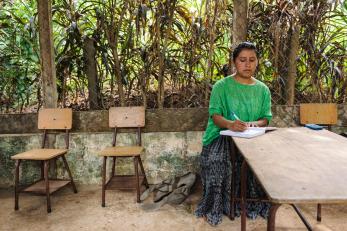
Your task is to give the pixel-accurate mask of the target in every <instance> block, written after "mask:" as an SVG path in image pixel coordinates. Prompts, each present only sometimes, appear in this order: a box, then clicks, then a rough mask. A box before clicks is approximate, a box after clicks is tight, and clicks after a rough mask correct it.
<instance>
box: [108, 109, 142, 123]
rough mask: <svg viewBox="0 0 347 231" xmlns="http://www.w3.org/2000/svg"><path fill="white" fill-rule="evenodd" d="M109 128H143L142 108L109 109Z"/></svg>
mask: <svg viewBox="0 0 347 231" xmlns="http://www.w3.org/2000/svg"><path fill="white" fill-rule="evenodd" d="M108 121H109V126H110V127H111V128H135V127H144V126H145V108H144V107H111V108H110V110H109V119H108Z"/></svg>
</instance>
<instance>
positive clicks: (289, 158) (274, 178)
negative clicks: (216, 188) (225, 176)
mask: <svg viewBox="0 0 347 231" xmlns="http://www.w3.org/2000/svg"><path fill="white" fill-rule="evenodd" d="M233 140H234V142H235V144H236V146H237V148H238V150H239V151H240V153H241V154H242V155H243V157H244V162H243V164H242V169H241V195H242V196H241V197H242V198H241V208H242V215H241V230H246V211H245V208H246V207H245V203H246V200H245V199H246V197H245V195H246V190H247V188H246V187H247V182H246V179H247V168H248V167H250V169H251V170H252V171H253V173H254V174H255V176H256V177H257V179H258V181H259V183H260V184H261V185H262V187H263V189H264V190H265V192H266V194H267V196H268V199H269V201H270V203H271V205H272V206H271V209H270V214H269V218H268V224H267V227H268V228H267V229H268V230H275V215H276V211H277V209H278V207H279V206H280V205H281V204H291V205H293V206H294V208H296V207H295V204H300V203H313V204H318V203H320V204H325V203H347V177H346V175H347V139H346V138H344V137H342V136H340V135H337V134H335V133H332V132H329V131H327V130H320V131H314V130H310V129H308V128H304V127H297V128H283V129H278V130H276V131H272V132H269V133H266V134H265V135H262V136H258V137H255V138H252V139H243V138H236V137H233ZM299 215H300V214H299ZM301 218H302V217H301ZM302 220H303V221H305V219H304V218H302ZM305 225H306V227H307V228H308V229H310V228H309V226H307V224H305Z"/></svg>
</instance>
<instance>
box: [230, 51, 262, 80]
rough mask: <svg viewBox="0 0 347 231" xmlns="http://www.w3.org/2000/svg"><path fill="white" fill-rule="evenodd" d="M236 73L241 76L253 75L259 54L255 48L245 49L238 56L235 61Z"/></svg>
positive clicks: (249, 76)
mask: <svg viewBox="0 0 347 231" xmlns="http://www.w3.org/2000/svg"><path fill="white" fill-rule="evenodd" d="M234 64H235V68H236V72H237V73H236V74H237V75H238V76H239V77H241V78H246V79H249V78H251V77H252V76H253V74H254V72H255V70H256V68H257V65H258V59H257V54H256V53H255V51H254V50H251V49H243V50H242V51H241V52H240V54H239V55H238V56H237V57H236V59H235V61H234Z"/></svg>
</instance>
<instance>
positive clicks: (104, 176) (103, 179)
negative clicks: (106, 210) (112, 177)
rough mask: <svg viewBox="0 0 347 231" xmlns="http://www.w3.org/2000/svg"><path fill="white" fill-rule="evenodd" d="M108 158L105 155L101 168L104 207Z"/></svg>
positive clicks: (103, 205) (103, 204)
mask: <svg viewBox="0 0 347 231" xmlns="http://www.w3.org/2000/svg"><path fill="white" fill-rule="evenodd" d="M106 160H107V157H106V156H104V160H103V165H102V169H101V174H102V189H101V206H102V207H105V189H106V185H105V184H106Z"/></svg>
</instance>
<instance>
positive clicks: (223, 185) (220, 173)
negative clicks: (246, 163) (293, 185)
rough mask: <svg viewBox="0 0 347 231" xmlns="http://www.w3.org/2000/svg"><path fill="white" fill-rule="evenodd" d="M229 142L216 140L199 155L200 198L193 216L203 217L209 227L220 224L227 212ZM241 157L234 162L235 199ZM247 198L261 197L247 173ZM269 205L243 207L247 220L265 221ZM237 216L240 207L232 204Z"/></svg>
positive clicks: (228, 201)
mask: <svg viewBox="0 0 347 231" xmlns="http://www.w3.org/2000/svg"><path fill="white" fill-rule="evenodd" d="M230 148H231V141H230V138H229V137H225V136H220V137H219V138H218V139H216V140H214V141H213V142H212V143H211V144H209V145H207V146H204V147H203V150H202V152H201V157H200V165H201V180H202V184H203V197H202V199H201V201H200V203H199V204H198V207H197V210H196V211H195V214H196V215H197V216H198V217H203V216H205V217H206V219H207V221H208V222H209V223H210V224H211V225H217V224H219V223H220V222H221V221H222V216H223V213H224V214H229V211H230V189H231V162H230ZM241 164H242V157H241V156H240V155H237V159H236V174H235V182H236V187H235V190H236V196H237V197H239V195H240V169H241ZM247 175H248V179H247V181H248V185H247V192H248V195H247V197H264V196H265V194H264V192H263V190H262V188H261V187H260V186H259V184H258V183H257V182H256V179H255V177H254V176H253V174H252V173H251V172H248V174H247ZM269 208H270V205H269V204H268V203H260V202H252V203H247V216H248V217H249V218H252V219H255V218H256V217H257V216H258V215H261V216H262V217H267V214H268V211H269ZM239 215H240V205H239V203H237V204H236V216H239Z"/></svg>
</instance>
